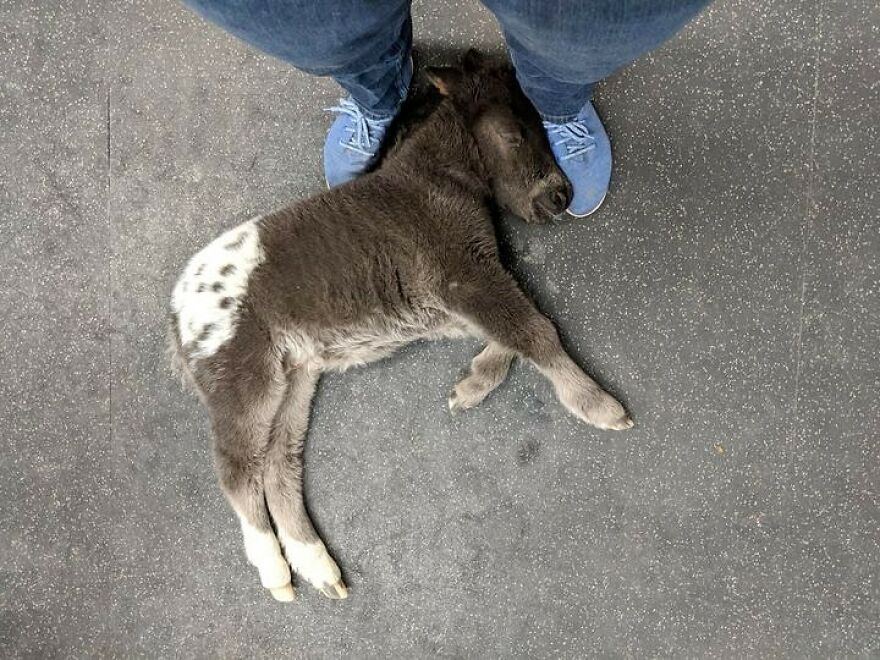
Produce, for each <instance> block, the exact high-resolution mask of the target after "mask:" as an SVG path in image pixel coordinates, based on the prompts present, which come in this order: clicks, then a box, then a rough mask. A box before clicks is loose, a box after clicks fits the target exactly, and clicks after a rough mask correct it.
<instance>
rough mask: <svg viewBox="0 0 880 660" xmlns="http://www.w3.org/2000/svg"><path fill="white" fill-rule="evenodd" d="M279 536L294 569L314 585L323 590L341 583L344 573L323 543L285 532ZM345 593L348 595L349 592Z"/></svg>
mask: <svg viewBox="0 0 880 660" xmlns="http://www.w3.org/2000/svg"><path fill="white" fill-rule="evenodd" d="M279 536H280V539H281V545H282V546H284V554H285V555H287V561H289V562H290V565H291V566H292V567H293V570H294V571H296V572H297V573H299V574H300V575H302V576H303V577H304V578H305V579H306V580H308V581H309V582H310V583H311V584H312V586H314V587H316V588H317V589H320V590H322V591H323V590H324V588H325V587H332V586H333V585H336V584H341V582H340V580H341V579H342V574H341V573H340V572H339V567H338V566H337V565H336V562H335V561H333V559H332V557H330V555H329V554H328V553H327V548H325V547H324V544H323V543H320V542H318V543H302V542H300V541H295V540H294V539H292V538H290V536H288V535H287V534H284V533H283V532H282V533H280V535H279ZM343 589H344V587H343ZM340 595H341V594H340ZM345 595H348V594H347V592H345ZM341 597H343V598H344V597H345V596H341Z"/></svg>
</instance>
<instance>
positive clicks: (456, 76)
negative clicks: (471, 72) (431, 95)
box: [425, 66, 463, 96]
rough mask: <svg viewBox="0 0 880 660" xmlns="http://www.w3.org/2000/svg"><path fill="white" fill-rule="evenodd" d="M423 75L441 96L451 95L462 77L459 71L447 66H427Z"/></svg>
mask: <svg viewBox="0 0 880 660" xmlns="http://www.w3.org/2000/svg"><path fill="white" fill-rule="evenodd" d="M425 75H426V76H428V80H429V81H430V82H431V84H432V85H434V87H436V88H437V91H438V92H440V93H441V94H442V95H443V96H449V95H450V94H452V92H453V90H454V89H455V88H456V87H457V86H458V85H459V84H461V79H462V77H463V76H462V73H461V71H459V70H458V69H453V68H452V67H449V66H429V67H428V68H427V69H425Z"/></svg>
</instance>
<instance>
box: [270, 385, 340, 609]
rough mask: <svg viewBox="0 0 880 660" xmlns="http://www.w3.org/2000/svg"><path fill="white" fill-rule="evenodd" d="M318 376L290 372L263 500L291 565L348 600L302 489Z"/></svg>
mask: <svg viewBox="0 0 880 660" xmlns="http://www.w3.org/2000/svg"><path fill="white" fill-rule="evenodd" d="M318 378H319V375H318V374H317V373H311V372H309V371H308V370H307V369H304V368H296V369H293V370H292V371H291V372H290V374H289V376H288V383H289V384H288V387H287V395H286V396H285V398H284V401H283V402H282V404H281V408H280V409H279V410H278V415H277V417H276V418H275V424H274V428H273V431H272V444H271V448H270V450H269V454H268V456H267V462H266V469H265V472H264V476H265V484H266V501H267V502H268V504H269V511H270V512H271V514H272V518H273V520H274V521H275V525H276V526H277V527H278V538H279V539H280V540H281V544H282V545H283V546H284V552H285V554H286V555H287V560H288V561H289V562H290V565H291V566H292V567H293V569H294V570H295V571H296V572H297V573H299V574H300V575H302V576H303V577H304V578H305V579H306V580H308V581H309V582H310V583H311V584H312V585H313V586H314V587H315V588H316V589H319V590H320V591H321V593H322V594H324V595H325V596H327V597H328V598H334V599H337V598H346V597H347V596H348V589H347V588H346V586H345V583H344V582H343V581H342V575H341V574H340V572H339V567H338V566H337V565H336V562H334V561H333V559H332V558H331V557H330V555H329V553H328V552H327V548H326V547H324V543H323V542H322V541H321V538H320V537H319V536H318V534H317V532H315V528H314V527H313V526H312V521H311V519H310V518H309V514H308V512H307V511H306V507H305V502H304V500H303V492H302V474H303V462H302V453H303V444H304V440H305V435H306V431H307V429H308V425H309V407H310V406H311V402H312V396H313V395H314V392H315V387H316V386H317V383H318Z"/></svg>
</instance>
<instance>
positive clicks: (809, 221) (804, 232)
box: [792, 1, 825, 428]
mask: <svg viewBox="0 0 880 660" xmlns="http://www.w3.org/2000/svg"><path fill="white" fill-rule="evenodd" d="M824 12H825V2H824V1H823V2H820V4H819V7H818V8H817V10H816V31H815V35H816V52H815V55H814V57H813V97H812V103H811V106H812V107H811V108H810V136H809V142H808V154H807V165H808V170H807V191H806V199H805V207H806V208H805V214H804V225H803V227H802V229H801V252H800V257H799V259H798V265H799V268H800V279H801V287H800V288H801V290H800V309H799V311H798V326H797V335H796V337H795V341H796V347H795V373H794V410H793V412H792V423H793V425H794V426H795V428H796V427H797V417H798V412H799V410H800V381H801V370H802V359H803V336H804V308H805V307H806V293H807V271H806V259H807V243H808V242H809V240H810V236H811V235H812V225H813V197H814V184H815V178H816V115H817V113H818V106H819V65H820V62H821V58H822V16H823V14H824Z"/></svg>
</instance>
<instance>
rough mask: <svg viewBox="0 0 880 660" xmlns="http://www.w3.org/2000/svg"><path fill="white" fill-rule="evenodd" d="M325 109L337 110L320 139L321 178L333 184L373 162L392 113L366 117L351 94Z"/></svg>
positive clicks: (338, 183) (364, 169)
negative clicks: (322, 168) (322, 145)
mask: <svg viewBox="0 0 880 660" xmlns="http://www.w3.org/2000/svg"><path fill="white" fill-rule="evenodd" d="M327 109H328V110H330V111H332V112H336V113H338V114H339V116H338V117H336V121H334V122H333V124H332V125H331V126H330V132H329V133H327V141H326V142H325V143H324V179H325V180H326V181H327V187H328V188H333V187H335V186H338V185H340V184H343V183H345V182H346V181H351V180H352V179H354V178H355V177H357V176H359V175H361V174H363V173H364V172H365V171H366V170H367V168H369V167H370V165H372V164H373V163H374V162H375V160H376V156H377V154H378V153H379V147H381V146H382V140H383V139H384V137H385V132H386V131H387V130H388V127H389V126H390V125H391V122H392V121H393V120H394V115H383V116H380V117H368V116H367V115H365V114H364V111H363V110H362V109H361V106H359V105H358V104H357V103H355V101H354V100H352V98H351V97H348V98H345V99H340V101H339V105H335V106H333V107H332V108H327Z"/></svg>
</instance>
